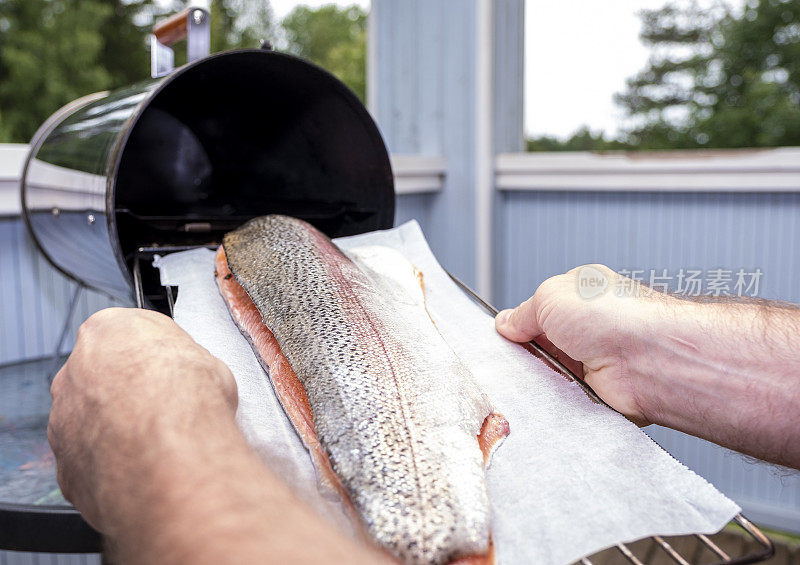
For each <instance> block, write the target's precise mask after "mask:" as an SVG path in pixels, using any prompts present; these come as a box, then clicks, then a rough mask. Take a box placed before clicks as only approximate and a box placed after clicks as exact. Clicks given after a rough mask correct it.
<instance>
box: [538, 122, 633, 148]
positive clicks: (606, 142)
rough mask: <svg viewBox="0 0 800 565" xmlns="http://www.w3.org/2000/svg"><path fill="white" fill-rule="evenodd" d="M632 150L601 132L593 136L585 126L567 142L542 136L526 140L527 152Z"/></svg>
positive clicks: (625, 144)
mask: <svg viewBox="0 0 800 565" xmlns="http://www.w3.org/2000/svg"><path fill="white" fill-rule="evenodd" d="M623 149H632V147H631V146H630V145H628V144H627V143H625V142H623V141H619V140H616V139H607V138H606V136H605V134H604V133H603V132H602V131H601V132H600V133H598V134H596V135H595V134H593V133H592V132H591V130H590V129H589V128H588V127H587V126H583V127H581V128H580V129H579V130H578V131H576V132H575V133H573V134H572V135H571V136H570V137H569V138H568V139H567V140H565V141H564V140H561V139H558V138H557V137H553V136H549V135H543V136H541V137H536V138H530V139H528V140H527V150H528V151H619V150H623Z"/></svg>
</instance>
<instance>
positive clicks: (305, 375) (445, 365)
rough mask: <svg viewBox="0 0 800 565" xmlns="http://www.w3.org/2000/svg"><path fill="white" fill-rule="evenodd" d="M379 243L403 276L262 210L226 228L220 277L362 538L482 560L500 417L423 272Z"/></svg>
mask: <svg viewBox="0 0 800 565" xmlns="http://www.w3.org/2000/svg"><path fill="white" fill-rule="evenodd" d="M381 249H384V250H387V251H390V252H391V253H394V254H396V255H389V258H388V260H387V261H385V263H391V264H392V268H393V269H398V268H399V269H405V270H404V271H403V273H404V274H405V275H404V276H405V278H404V279H403V281H404V282H403V281H401V283H393V282H392V281H391V280H389V279H387V278H386V277H382V276H381V274H380V273H379V272H377V271H376V270H375V269H371V268H370V267H369V262H368V261H366V262H364V261H359V263H360V264H361V267H359V265H357V264H356V263H355V262H354V261H353V260H351V259H350V258H348V257H347V256H346V255H345V254H344V253H342V251H341V250H339V248H338V247H336V245H334V244H333V242H331V240H330V239H328V238H327V237H326V236H325V235H323V234H322V233H320V232H319V231H317V230H316V229H315V228H313V227H312V226H311V225H309V224H307V223H305V222H303V221H301V220H297V219H294V218H289V217H286V216H277V215H273V216H264V217H260V218H256V219H254V220H251V221H250V222H248V223H247V224H245V225H244V226H242V227H240V228H239V229H237V230H235V231H233V232H230V233H228V234H227V235H226V236H225V238H224V239H223V244H222V246H220V248H219V250H218V252H217V257H216V270H215V276H216V277H217V281H218V284H219V287H220V290H221V292H222V295H223V297H224V298H225V300H226V302H227V304H228V307H229V309H230V311H231V314H232V317H233V319H234V320H235V322H236V323H237V325H238V326H239V328H240V329H241V330H242V332H243V334H244V335H245V336H246V337H247V338H248V340H249V341H250V343H251V345H252V347H253V349H254V351H255V352H256V355H257V356H258V358H259V360H260V361H261V363H262V365H264V366H265V368H266V369H267V370H268V373H269V377H270V379H271V381H272V384H273V387H274V389H275V391H276V394H277V396H278V397H279V399H280V401H281V404H282V405H283V407H284V410H285V411H286V413H287V415H288V416H289V419H290V420H291V421H292V423H293V425H294V426H295V428H296V430H297V432H298V434H299V435H300V437H301V439H302V440H303V442H304V443H305V445H306V447H307V448H308V450H309V453H310V454H311V457H312V460H313V462H314V465H315V468H316V470H317V476H318V479H319V482H320V483H321V485H322V486H323V488H329V489H332V490H333V491H335V492H337V493H338V494H339V495H340V497H341V499H342V500H343V501H344V502H345V504H346V505H347V506H348V508H349V509H350V510H351V511H352V513H353V514H354V515H355V516H357V518H358V519H359V520H360V524H361V526H362V528H363V530H365V531H366V533H367V535H368V537H369V538H370V539H371V540H373V541H374V542H375V543H376V544H377V545H379V546H381V547H383V548H385V549H386V550H387V551H389V552H390V553H391V554H392V555H394V556H396V557H398V558H400V559H401V560H402V561H404V562H406V563H413V564H418V563H419V564H422V563H435V564H441V563H451V562H453V561H457V560H461V559H463V560H464V561H465V562H466V561H469V562H488V561H490V560H491V559H492V551H491V533H490V512H489V498H488V493H487V489H486V481H485V464H486V462H487V460H488V457H489V454H490V453H491V451H492V449H493V448H494V447H496V446H497V445H498V443H499V441H500V440H502V438H503V437H505V436H506V435H507V434H508V431H509V427H508V423H507V422H506V421H505V419H504V418H503V417H502V416H500V415H499V414H495V413H494V411H493V409H492V405H491V403H490V402H489V400H488V398H487V397H486V396H485V395H484V393H483V392H482V391H481V390H480V388H479V387H478V385H477V383H476V381H475V379H474V377H473V376H472V374H471V373H470V372H469V370H468V369H467V368H466V367H465V366H464V365H463V363H462V362H461V361H460V360H459V359H458V357H457V356H456V355H455V353H454V352H453V351H452V349H450V347H449V346H448V345H447V343H446V342H445V341H444V339H443V338H442V337H441V335H440V334H439V332H438V330H437V329H436V327H435V325H434V323H433V322H432V320H431V318H430V316H429V315H428V312H427V310H426V309H425V303H424V291H423V286H422V276H421V273H419V271H416V270H415V269H414V267H413V266H412V265H411V264H410V263H408V262H407V260H405V258H404V257H402V255H400V254H399V253H397V252H394V251H391V250H388V248H381ZM374 254H375V253H373V255H374ZM397 256H399V259H397ZM378 258H379V259H380V258H381V255H380V252H378ZM373 259H374V258H373ZM404 262H405V263H404ZM373 264H374V261H373ZM415 289H416V290H415Z"/></svg>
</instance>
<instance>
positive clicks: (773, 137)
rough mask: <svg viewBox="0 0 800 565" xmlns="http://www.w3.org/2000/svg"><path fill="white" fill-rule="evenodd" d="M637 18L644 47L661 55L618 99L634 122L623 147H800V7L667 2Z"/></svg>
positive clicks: (786, 2)
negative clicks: (710, 6)
mask: <svg viewBox="0 0 800 565" xmlns="http://www.w3.org/2000/svg"><path fill="white" fill-rule="evenodd" d="M642 17H643V24H644V25H643V31H642V39H643V40H644V41H645V42H646V43H649V44H650V45H652V46H653V47H654V48H656V49H657V50H658V49H661V51H662V54H661V55H654V56H653V58H652V59H651V60H650V62H649V64H648V66H647V68H646V69H644V70H643V71H642V72H640V73H639V74H637V75H636V76H635V77H633V78H631V79H630V80H629V81H628V88H627V90H626V92H625V93H623V94H620V95H618V96H617V98H616V100H617V102H618V103H619V104H620V105H621V106H623V108H625V110H626V111H627V113H628V115H629V116H631V117H632V118H633V119H634V120H635V121H636V122H637V123H638V125H637V126H636V127H633V128H631V129H630V130H628V131H627V132H626V137H625V140H626V141H628V142H629V143H631V144H632V145H636V146H637V147H640V148H652V149H661V148H693V147H772V146H780V145H800V0H750V1H749V2H748V3H747V4H746V6H745V8H744V10H743V11H742V13H741V14H737V13H734V12H732V11H730V10H729V9H727V8H726V7H724V6H722V5H718V6H716V7H715V8H713V9H710V10H709V9H706V10H701V9H700V8H699V7H698V6H697V5H696V4H695V3H686V4H683V5H679V4H677V3H672V4H668V5H667V6H665V7H664V8H662V9H660V10H653V11H645V12H643V13H642ZM676 47H677V48H678V49H675V48H676ZM664 53H665V54H664ZM681 53H682V54H681Z"/></svg>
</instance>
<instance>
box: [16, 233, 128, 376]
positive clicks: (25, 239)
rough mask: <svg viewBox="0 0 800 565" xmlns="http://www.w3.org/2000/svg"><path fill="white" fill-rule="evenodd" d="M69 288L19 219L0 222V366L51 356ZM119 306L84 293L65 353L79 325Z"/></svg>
mask: <svg viewBox="0 0 800 565" xmlns="http://www.w3.org/2000/svg"><path fill="white" fill-rule="evenodd" d="M74 289H75V283H74V282H73V281H71V280H69V279H68V278H66V277H65V276H63V275H62V274H61V273H59V272H58V271H57V270H56V269H54V268H53V267H52V266H50V264H49V263H48V262H47V260H46V259H45V258H44V257H43V256H42V255H41V254H40V253H39V252H38V250H37V249H36V246H35V244H34V243H33V241H32V240H31V239H30V237H29V236H28V234H27V231H26V229H25V225H24V223H23V222H22V220H20V219H18V218H17V219H11V218H0V364H3V363H10V362H14V361H19V360H21V359H29V358H32V357H39V356H42V355H49V354H51V353H53V350H54V349H55V346H56V341H57V340H58V337H59V332H60V331H61V327H62V324H63V321H64V317H65V316H66V313H67V309H68V306H69V301H70V299H71V297H72V293H73V291H74ZM119 305H121V304H120V303H119V302H117V301H113V300H111V299H108V298H106V297H105V296H103V295H101V294H98V293H95V292H91V291H84V293H83V296H82V297H81V301H80V303H79V305H78V308H77V311H76V313H75V316H74V319H73V324H72V328H71V334H70V336H69V338H68V339H67V342H66V344H65V350H69V349H70V348H71V347H72V344H73V343H74V339H75V333H76V332H77V327H78V326H79V325H80V324H81V323H82V322H83V320H85V319H86V318H88V317H89V316H90V315H91V314H92V313H94V312H96V311H97V310H100V309H102V308H106V307H108V306H119Z"/></svg>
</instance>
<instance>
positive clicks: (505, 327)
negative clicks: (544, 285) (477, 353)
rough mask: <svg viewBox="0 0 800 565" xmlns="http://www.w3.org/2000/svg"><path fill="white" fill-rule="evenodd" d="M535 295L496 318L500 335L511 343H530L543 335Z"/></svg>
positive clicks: (496, 326) (496, 325)
mask: <svg viewBox="0 0 800 565" xmlns="http://www.w3.org/2000/svg"><path fill="white" fill-rule="evenodd" d="M534 299H535V295H534V296H533V297H531V298H529V299H528V300H526V301H525V302H523V303H522V304H520V305H519V306H517V307H516V308H513V309H510V310H503V311H502V312H500V313H499V314H497V317H496V318H495V322H494V323H495V328H497V331H498V333H500V335H502V336H503V337H505V338H506V339H510V340H511V341H516V342H523V341H530V340H532V339H533V338H535V337H536V336H538V335H541V334H542V333H543V331H542V328H541V326H540V325H539V320H538V313H537V307H536V303H537V301H536V300H534Z"/></svg>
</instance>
